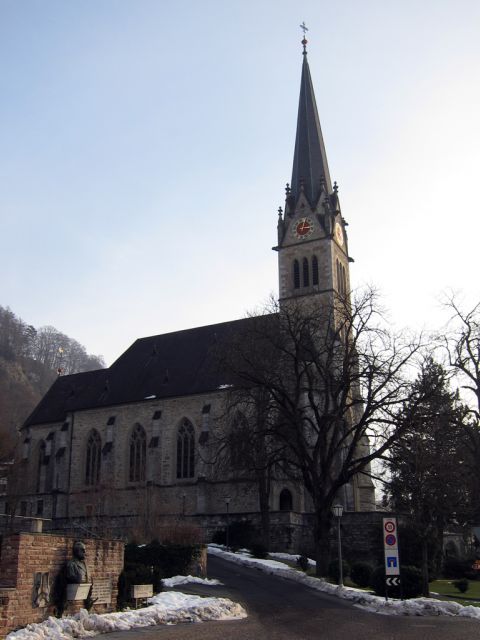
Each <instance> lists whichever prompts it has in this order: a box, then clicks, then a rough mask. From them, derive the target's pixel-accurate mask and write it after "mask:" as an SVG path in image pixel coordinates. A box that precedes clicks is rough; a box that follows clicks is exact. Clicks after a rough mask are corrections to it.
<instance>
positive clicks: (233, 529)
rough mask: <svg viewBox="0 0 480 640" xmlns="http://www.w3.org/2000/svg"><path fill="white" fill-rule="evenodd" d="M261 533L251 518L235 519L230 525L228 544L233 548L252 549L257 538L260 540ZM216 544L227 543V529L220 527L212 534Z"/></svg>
mask: <svg viewBox="0 0 480 640" xmlns="http://www.w3.org/2000/svg"><path fill="white" fill-rule="evenodd" d="M258 537H259V533H258V531H257V530H256V528H255V527H254V526H253V524H252V523H251V522H250V520H234V521H233V522H231V523H230V525H229V527H228V544H229V547H231V548H232V549H242V548H247V549H250V548H251V546H252V544H254V543H255V540H258ZM212 542H215V544H223V545H225V544H227V531H226V529H220V530H219V531H215V533H214V534H213V536H212Z"/></svg>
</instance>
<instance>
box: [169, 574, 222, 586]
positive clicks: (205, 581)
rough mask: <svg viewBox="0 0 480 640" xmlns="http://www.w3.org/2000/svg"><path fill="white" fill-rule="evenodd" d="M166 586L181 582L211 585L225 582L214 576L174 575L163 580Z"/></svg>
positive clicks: (177, 584) (176, 584)
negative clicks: (213, 577)
mask: <svg viewBox="0 0 480 640" xmlns="http://www.w3.org/2000/svg"><path fill="white" fill-rule="evenodd" d="M162 582H163V585H164V586H165V587H177V586H179V585H181V584H188V583H189V582H193V583H194V584H206V585H210V586H212V587H213V586H215V585H220V584H223V582H220V580H215V579H212V578H198V577H197V576H173V578H164V579H163V580H162Z"/></svg>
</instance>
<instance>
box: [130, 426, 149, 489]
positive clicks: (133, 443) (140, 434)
mask: <svg viewBox="0 0 480 640" xmlns="http://www.w3.org/2000/svg"><path fill="white" fill-rule="evenodd" d="M146 455H147V437H146V435H145V430H144V428H143V427H142V426H141V425H140V424H136V425H135V426H134V427H133V431H132V435H131V436H130V466H129V476H128V477H129V480H130V482H143V481H144V480H145V459H146Z"/></svg>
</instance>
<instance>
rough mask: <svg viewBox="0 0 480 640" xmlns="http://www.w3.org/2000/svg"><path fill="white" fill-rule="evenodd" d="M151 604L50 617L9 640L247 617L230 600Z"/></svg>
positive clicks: (167, 595)
mask: <svg viewBox="0 0 480 640" xmlns="http://www.w3.org/2000/svg"><path fill="white" fill-rule="evenodd" d="M148 602H149V606H147V607H144V608H143V609H135V610H131V611H118V612H115V613H103V614H98V613H88V612H87V611H86V610H85V609H82V610H81V611H80V612H79V613H77V614H75V615H74V616H68V617H65V618H53V617H50V618H48V620H45V622H40V623H38V624H37V623H34V624H29V625H27V626H26V627H25V628H24V629H20V630H19V631H12V632H11V633H9V634H8V636H7V639H8V640H72V638H85V637H88V636H95V635H97V634H98V633H110V632H111V631H127V630H128V629H134V628H138V627H149V626H152V625H157V624H177V623H179V622H204V621H206V620H233V619H235V618H245V617H246V615H247V613H246V611H245V609H244V608H243V607H241V606H240V605H239V604H237V603H236V602H232V601H231V600H228V599H227V598H201V597H200V596H191V595H187V594H185V593H180V592H177V591H167V592H164V593H159V594H158V595H156V596H154V597H153V598H150V599H149V601H148Z"/></svg>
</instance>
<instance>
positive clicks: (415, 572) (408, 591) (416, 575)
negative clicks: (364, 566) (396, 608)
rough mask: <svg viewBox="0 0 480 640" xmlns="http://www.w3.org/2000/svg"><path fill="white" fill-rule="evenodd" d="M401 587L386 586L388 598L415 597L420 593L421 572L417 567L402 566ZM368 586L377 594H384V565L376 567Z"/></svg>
mask: <svg viewBox="0 0 480 640" xmlns="http://www.w3.org/2000/svg"><path fill="white" fill-rule="evenodd" d="M400 573H401V581H402V585H401V587H388V596H389V597H390V598H402V597H403V598H416V597H418V596H419V595H421V593H422V572H421V571H420V569H417V567H409V566H402V567H401V568H400ZM370 586H371V587H372V589H373V590H374V591H375V593H376V594H377V596H385V592H386V583H385V567H377V568H376V569H375V570H374V571H373V573H372V578H371V581H370Z"/></svg>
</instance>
